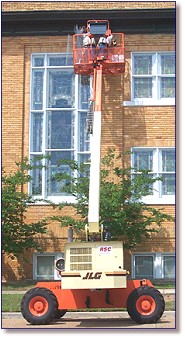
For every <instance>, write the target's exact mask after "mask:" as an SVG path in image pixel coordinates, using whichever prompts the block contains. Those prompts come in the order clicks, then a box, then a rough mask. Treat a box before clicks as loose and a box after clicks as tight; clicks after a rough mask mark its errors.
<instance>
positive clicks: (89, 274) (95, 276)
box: [82, 272, 102, 279]
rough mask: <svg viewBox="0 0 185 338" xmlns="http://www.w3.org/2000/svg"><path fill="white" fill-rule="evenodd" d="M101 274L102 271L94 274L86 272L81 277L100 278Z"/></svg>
mask: <svg viewBox="0 0 185 338" xmlns="http://www.w3.org/2000/svg"><path fill="white" fill-rule="evenodd" d="M101 275H102V272H95V274H94V273H93V272H87V273H86V275H85V277H83V278H82V279H100V278H101Z"/></svg>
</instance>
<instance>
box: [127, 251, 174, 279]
mask: <svg viewBox="0 0 185 338" xmlns="http://www.w3.org/2000/svg"><path fill="white" fill-rule="evenodd" d="M136 256H140V257H144V256H152V257H153V277H152V279H158V278H160V279H161V278H163V279H165V280H168V278H165V277H164V265H163V257H164V256H171V257H175V253H172V252H170V253H169V252H135V253H134V254H132V278H136V274H135V257H136ZM174 278H175V276H174Z"/></svg>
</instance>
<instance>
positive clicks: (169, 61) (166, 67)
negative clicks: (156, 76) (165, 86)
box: [161, 55, 175, 74]
mask: <svg viewBox="0 0 185 338" xmlns="http://www.w3.org/2000/svg"><path fill="white" fill-rule="evenodd" d="M161 74H175V55H161Z"/></svg>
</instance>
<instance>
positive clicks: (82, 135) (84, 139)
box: [79, 112, 90, 151]
mask: <svg viewBox="0 0 185 338" xmlns="http://www.w3.org/2000/svg"><path fill="white" fill-rule="evenodd" d="M79 131H80V132H79V142H80V144H79V148H80V149H79V151H89V150H90V136H89V133H87V113H86V112H81V113H79Z"/></svg>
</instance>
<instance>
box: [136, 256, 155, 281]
mask: <svg viewBox="0 0 185 338" xmlns="http://www.w3.org/2000/svg"><path fill="white" fill-rule="evenodd" d="M135 277H136V278H153V256H135Z"/></svg>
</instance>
